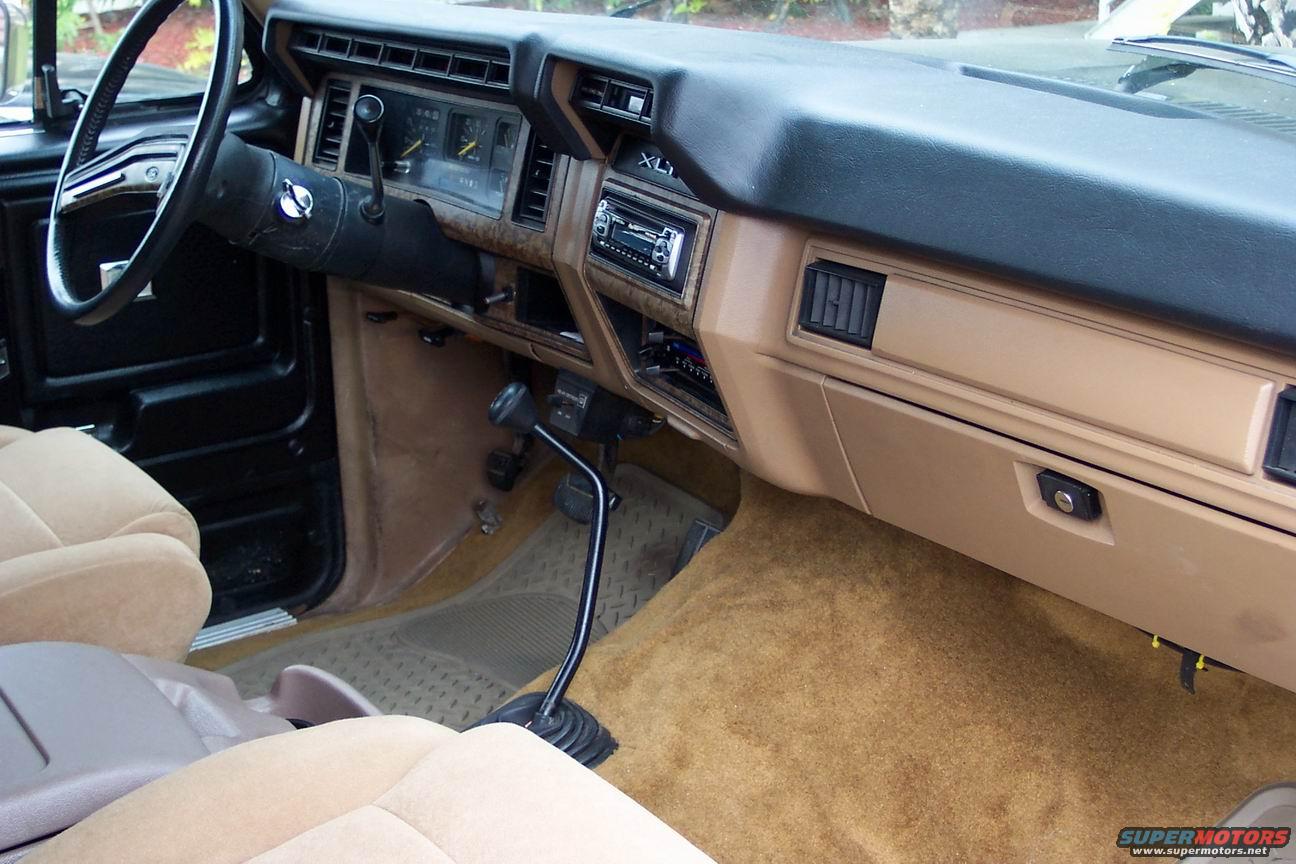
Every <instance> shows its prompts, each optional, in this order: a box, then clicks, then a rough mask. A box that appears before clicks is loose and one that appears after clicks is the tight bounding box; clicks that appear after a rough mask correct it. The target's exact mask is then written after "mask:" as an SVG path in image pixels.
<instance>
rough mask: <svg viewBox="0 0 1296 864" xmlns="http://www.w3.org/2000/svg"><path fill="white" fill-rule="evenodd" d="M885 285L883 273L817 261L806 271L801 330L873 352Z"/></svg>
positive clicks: (802, 293)
mask: <svg viewBox="0 0 1296 864" xmlns="http://www.w3.org/2000/svg"><path fill="white" fill-rule="evenodd" d="M885 285H886V277H885V276H883V275H882V274H881V273H874V272H872V271H871V270H860V269H859V268H857V267H848V266H846V265H845V264H838V263H836V262H835V261H815V262H814V263H813V264H811V265H810V266H808V267H806V269H805V282H804V285H803V287H802V290H801V318H800V324H801V329H803V330H809V331H810V332H812V333H819V334H821V335H824V336H829V337H832V338H833V339H839V340H841V341H843V342H850V343H851V344H853V345H861V346H863V347H865V348H871V347H872V346H873V330H874V328H875V327H876V326H877V318H878V309H879V308H880V307H881V305H882V289H883V287H885Z"/></svg>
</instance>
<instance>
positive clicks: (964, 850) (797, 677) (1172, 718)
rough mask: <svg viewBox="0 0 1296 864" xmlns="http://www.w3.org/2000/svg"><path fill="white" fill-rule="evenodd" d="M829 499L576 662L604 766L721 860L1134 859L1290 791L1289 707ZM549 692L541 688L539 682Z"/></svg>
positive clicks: (690, 578) (753, 500) (674, 588)
mask: <svg viewBox="0 0 1296 864" xmlns="http://www.w3.org/2000/svg"><path fill="white" fill-rule="evenodd" d="M1177 658H1178V655H1176V654H1174V653H1173V652H1172V651H1170V650H1169V649H1165V648H1163V649H1161V650H1154V649H1153V648H1152V647H1151V645H1150V641H1149V640H1147V639H1146V638H1144V637H1143V636H1142V635H1141V634H1139V633H1138V632H1137V631H1136V630H1134V629H1132V628H1130V627H1128V626H1126V625H1124V624H1122V623H1120V622H1117V621H1115V620H1113V619H1110V618H1107V617H1105V616H1103V615H1100V614H1098V613H1095V612H1092V611H1090V610H1088V609H1085V608H1083V607H1080V606H1078V605H1076V604H1074V603H1071V602H1069V601H1067V600H1064V599H1062V598H1060V597H1057V596H1056V595H1053V594H1050V593H1048V592H1045V591H1043V590H1040V589H1038V588H1035V587H1033V586H1031V585H1029V584H1027V583H1025V582H1022V581H1020V580H1017V579H1014V578H1012V577H1009V576H1007V575H1005V574H1003V573H1001V572H999V571H997V570H994V569H992V568H989V567H986V566H984V565H981V564H979V563H977V562H975V561H972V560H970V559H968V558H965V557H963V556H961V555H958V554H956V553H954V552H952V551H950V550H947V549H944V548H942V547H940V546H937V545H935V544H932V543H929V542H927V541H925V540H923V539H921V538H918V537H916V536H914V535H911V534H908V533H906V532H904V531H901V530H899V529H896V528H894V527H891V526H888V525H886V524H884V523H881V522H878V521H876V520H874V519H871V518H869V517H867V516H864V515H862V514H859V513H856V512H854V511H852V510H849V509H847V508H845V507H843V506H840V505H838V504H835V503H831V502H827V501H822V500H814V499H808V498H803V497H799V496H795V495H792V494H789V493H786V492H783V491H781V490H778V489H775V488H774V487H772V486H769V485H768V484H765V483H763V482H760V481H758V480H754V479H752V478H749V477H748V478H744V488H743V495H742V505H741V507H740V509H739V511H738V514H737V516H736V518H735V520H734V521H733V522H732V524H731V525H730V527H729V528H728V529H727V530H726V531H725V533H724V534H722V535H721V536H720V537H719V538H717V539H716V540H713V541H712V542H711V543H710V544H709V545H708V546H707V547H706V548H705V549H703V550H702V551H701V553H699V555H698V556H697V557H696V558H695V559H694V561H693V563H692V564H691V565H690V566H689V567H688V568H687V569H686V570H685V571H684V572H683V573H682V574H680V575H679V576H678V577H676V578H675V579H674V580H673V581H672V582H671V583H670V584H668V585H667V586H666V587H665V588H664V589H663V590H662V591H661V592H660V593H659V594H657V596H656V597H655V598H654V599H653V601H652V602H651V603H649V604H648V605H647V606H646V607H645V608H644V609H643V610H642V611H641V612H640V613H639V614H638V615H636V616H635V618H634V619H632V620H631V621H630V622H628V623H627V624H626V626H624V627H622V628H621V629H619V630H617V631H616V632H615V633H613V634H611V635H610V636H608V637H607V638H606V639H604V640H603V641H602V642H601V643H599V644H598V645H596V646H595V647H594V648H593V649H592V650H591V651H590V652H589V654H588V655H587V658H586V660H585V663H584V665H583V666H582V668H581V670H580V672H579V673H578V675H577V676H576V680H575V683H574V686H573V688H572V691H571V696H572V697H573V698H574V699H576V700H577V701H579V702H580V703H581V704H582V705H584V706H586V707H587V708H590V709H592V710H593V711H594V712H595V713H596V715H597V716H598V718H599V720H600V721H602V722H603V723H604V724H606V725H607V726H608V727H609V728H610V729H611V731H612V732H613V734H615V735H616V737H617V738H618V739H619V741H620V743H621V747H620V749H619V750H618V751H617V752H616V753H615V754H614V755H613V756H612V757H611V759H609V760H608V761H607V762H606V763H604V764H603V765H602V766H600V768H599V769H598V770H599V773H600V774H602V775H603V776H605V777H606V778H607V779H609V780H610V781H612V782H613V783H614V784H616V785H617V786H618V787H620V788H621V789H623V790H624V791H625V792H627V793H628V794H630V795H631V796H632V797H634V798H635V799H636V800H638V801H639V802H640V803H642V804H643V805H644V806H646V807H647V808H648V809H649V810H651V811H653V812H654V813H656V814H657V815H658V816H659V817H661V818H662V819H664V820H665V821H666V822H667V823H669V824H670V825H672V826H673V827H675V828H676V829H677V830H679V831H680V832H681V833H683V834H684V835H685V836H687V837H688V838H689V839H691V840H692V841H693V842H694V843H696V844H697V845H699V846H700V847H701V848H702V849H704V850H705V851H707V852H708V853H709V854H711V855H712V856H713V857H715V858H716V860H717V861H719V862H722V864H728V862H733V864H739V862H764V861H780V862H792V861H833V862H837V861H851V862H887V864H890V862H895V864H899V862H909V861H915V860H921V861H941V862H955V861H968V862H1052V861H1067V862H1078V861H1083V862H1092V861H1122V860H1124V861H1128V860H1129V854H1128V853H1127V852H1123V851H1118V850H1117V849H1116V847H1115V841H1116V837H1117V832H1118V830H1119V829H1120V828H1122V827H1124V826H1146V825H1209V824H1213V823H1215V822H1216V821H1217V820H1219V819H1220V818H1222V817H1223V816H1225V815H1227V814H1228V813H1229V812H1230V811H1232V809H1233V808H1234V806H1235V805H1236V804H1237V803H1238V802H1239V801H1241V800H1242V799H1243V798H1244V797H1245V796H1246V795H1247V794H1248V793H1250V792H1251V791H1252V790H1254V789H1256V788H1257V787H1259V786H1261V785H1263V784H1265V783H1269V782H1273V781H1278V780H1281V779H1284V778H1291V777H1296V748H1293V747H1292V742H1293V740H1296V738H1294V734H1293V733H1296V694H1293V693H1290V692H1287V691H1285V690H1281V689H1279V688H1277V687H1274V686H1272V685H1269V684H1266V683H1264V682H1263V681H1260V680H1257V679H1254V678H1251V677H1248V676H1246V675H1243V674H1239V673H1234V672H1229V671H1223V670H1210V671H1209V672H1207V673H1203V674H1201V675H1200V677H1199V681H1198V688H1197V691H1198V692H1197V695H1195V696H1193V695H1189V694H1188V693H1186V692H1185V691H1183V690H1182V689H1181V688H1180V687H1179V684H1178V683H1177V680H1176V670H1177V666H1178V662H1177ZM540 680H544V679H540Z"/></svg>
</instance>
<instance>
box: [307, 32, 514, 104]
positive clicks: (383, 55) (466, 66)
mask: <svg viewBox="0 0 1296 864" xmlns="http://www.w3.org/2000/svg"><path fill="white" fill-rule="evenodd" d="M288 51H289V52H290V53H291V54H292V55H293V56H294V57H296V58H297V59H298V60H301V61H304V62H305V63H307V64H317V65H322V66H324V67H326V68H336V67H339V66H361V67H365V68H366V69H368V70H370V71H374V72H383V73H387V74H391V75H397V76H400V77H404V78H414V79H419V80H427V79H429V78H436V79H440V80H443V81H447V82H449V83H452V84H459V85H463V86H467V87H474V88H481V89H486V90H494V91H507V90H508V87H509V71H510V68H511V64H510V62H509V55H508V52H507V51H504V50H502V49H491V48H479V47H476V46H473V47H469V46H462V45H432V44H427V43H415V42H405V41H400V40H396V39H388V38H386V37H384V36H370V35H367V34H359V33H341V32H336V31H332V30H321V29H317V28H314V27H300V28H297V29H295V30H294V31H293V33H292V36H291V37H290V38H289V40H288Z"/></svg>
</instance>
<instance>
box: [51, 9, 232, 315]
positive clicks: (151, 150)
mask: <svg viewBox="0 0 1296 864" xmlns="http://www.w3.org/2000/svg"><path fill="white" fill-rule="evenodd" d="M183 2H185V0H147V2H145V4H144V6H143V7H142V8H141V9H140V11H139V12H138V13H136V15H135V18H134V19H133V20H132V21H131V22H130V24H129V26H127V28H126V30H125V32H124V33H123V34H122V37H121V39H120V40H119V41H118V43H117V45H116V47H115V48H113V51H112V54H111V55H109V57H108V60H107V63H106V64H105V65H104V67H103V70H102V71H101V72H100V73H99V78H98V80H96V81H95V85H94V89H93V90H92V91H91V93H90V96H89V97H88V98H87V99H86V101H85V104H84V106H82V108H81V114H80V116H79V117H78V118H77V122H76V127H75V128H74V129H73V131H72V139H71V141H70V142H69V143H68V149H67V155H65V156H64V157H63V167H62V169H61V170H60V171H59V177H58V183H57V185H56V186H55V187H54V202H53V204H52V205H51V207H50V216H49V234H48V238H47V240H46V244H45V271H46V274H45V275H46V279H47V281H48V283H49V292H50V300H51V301H52V302H53V304H54V307H55V308H56V309H57V310H58V311H59V313H60V314H62V315H64V316H65V317H67V318H71V319H73V320H74V321H76V322H77V323H78V324H98V323H99V322H101V321H104V320H106V319H107V318H109V317H111V316H112V315H113V314H115V313H116V312H118V311H120V310H121V309H122V308H123V307H124V306H125V305H126V304H127V303H129V302H130V301H132V300H134V299H135V297H136V296H138V295H139V293H140V292H141V291H143V290H144V288H145V287H146V286H147V285H148V283H149V281H150V280H151V279H152V278H153V276H154V275H155V274H156V273H157V272H158V270H159V268H161V266H162V263H163V262H164V261H165V260H166V259H167V256H168V255H169V254H170V253H171V251H172V250H173V249H174V248H175V246H176V244H177V243H178V242H179V241H180V237H181V235H183V234H184V232H185V229H187V228H188V227H189V225H190V224H191V223H192V222H193V220H194V217H195V216H196V215H197V212H198V208H199V206H200V204H201V203H202V200H203V195H204V192H205V190H206V186H207V181H208V179H209V178H210V176H211V171H212V165H213V164H214V163H215V161H216V153H217V151H218V150H219V149H220V144H221V140H222V139H223V138H224V136H225V125H226V123H227V122H228V120H229V115H230V108H231V106H232V104H233V101H234V90H235V88H236V87H237V86H238V76H239V65H240V63H241V61H242V57H243V9H242V6H241V4H240V0H213V5H214V6H215V10H216V40H215V47H214V49H213V56H212V64H211V71H210V72H209V73H208V77H207V87H206V89H205V90H204V92H203V99H202V105H201V106H200V107H199V108H198V119H197V121H196V122H195V123H194V127H193V130H192V131H191V132H189V133H188V134H183V133H167V132H152V133H146V134H143V135H140V136H139V137H137V138H135V139H134V140H132V141H130V142H128V143H126V144H124V145H122V146H120V147H117V148H116V149H114V150H112V151H110V152H108V153H105V154H103V155H102V156H98V157H96V156H95V151H96V150H97V149H98V147H99V135H100V133H102V132H103V130H104V127H105V126H106V125H107V123H108V118H109V116H110V114H111V113H112V109H113V106H114V105H115V104H116V103H117V96H118V94H120V93H121V88H122V85H123V84H125V83H126V76H127V75H129V74H130V71H131V70H132V69H134V68H135V64H136V63H137V62H138V61H139V57H140V54H142V53H143V51H144V48H145V46H146V45H148V43H149V40H150V39H152V38H153V36H154V34H155V33H157V30H158V27H160V26H161V25H162V22H163V21H165V20H166V19H167V16H169V15H170V14H171V13H172V12H173V11H175V10H176V8H177V7H179V5H180V4H181V3H183ZM45 98H47V99H49V98H57V94H48V93H47V94H45ZM119 196H132V197H133V199H139V198H142V197H145V196H151V197H152V198H153V200H154V202H155V211H154V215H153V221H152V222H151V223H150V225H149V227H148V230H147V231H145V233H144V236H143V239H142V240H141V241H140V243H139V245H138V246H136V247H135V251H134V252H133V253H131V256H130V260H129V261H128V262H127V263H126V265H125V267H123V268H121V269H120V270H117V271H116V278H115V279H113V278H112V275H113V274H107V275H106V276H105V277H104V278H102V279H101V281H102V282H105V283H107V284H101V285H99V286H74V282H73V276H74V274H75V273H78V272H81V273H84V271H85V269H86V268H84V267H83V268H81V270H77V269H76V268H75V267H74V266H73V265H74V263H75V262H76V259H75V257H74V256H75V254H76V250H75V248H74V245H73V244H72V243H71V240H70V237H69V234H70V231H69V229H70V228H72V227H73V223H78V222H83V221H84V220H92V219H94V216H95V212H96V211H98V212H100V213H101V214H102V213H103V212H104V209H105V207H104V205H105V204H108V203H109V202H111V201H112V199H116V198H119ZM116 203H117V204H120V203H121V202H120V201H118V202H116ZM109 206H111V205H109ZM81 263H82V264H84V263H85V262H81ZM82 278H83V279H84V276H83V277H82ZM74 287H80V288H81V290H80V291H78V290H74ZM88 287H89V288H90V290H87V288H88Z"/></svg>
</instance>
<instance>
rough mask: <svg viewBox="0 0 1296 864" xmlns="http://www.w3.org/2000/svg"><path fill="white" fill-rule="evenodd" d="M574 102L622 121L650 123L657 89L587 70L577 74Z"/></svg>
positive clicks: (576, 104) (577, 105) (578, 105)
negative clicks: (654, 94) (654, 91)
mask: <svg viewBox="0 0 1296 864" xmlns="http://www.w3.org/2000/svg"><path fill="white" fill-rule="evenodd" d="M572 104H573V105H575V106H576V107H577V108H585V109H587V110H589V111H597V112H599V113H600V114H607V115H609V116H611V117H615V118H617V119H619V120H633V121H636V122H639V123H648V122H650V121H651V120H652V110H653V89H652V87H651V86H650V85H648V84H639V83H636V82H633V81H626V80H624V79H621V78H613V77H611V76H608V75H603V74H601V73H598V72H591V71H589V70H588V69H584V70H581V73H580V74H579V75H578V76H576V89H575V90H574V91H573V92H572Z"/></svg>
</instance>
